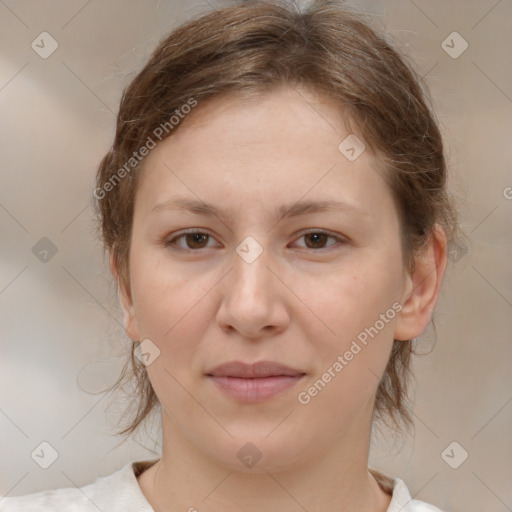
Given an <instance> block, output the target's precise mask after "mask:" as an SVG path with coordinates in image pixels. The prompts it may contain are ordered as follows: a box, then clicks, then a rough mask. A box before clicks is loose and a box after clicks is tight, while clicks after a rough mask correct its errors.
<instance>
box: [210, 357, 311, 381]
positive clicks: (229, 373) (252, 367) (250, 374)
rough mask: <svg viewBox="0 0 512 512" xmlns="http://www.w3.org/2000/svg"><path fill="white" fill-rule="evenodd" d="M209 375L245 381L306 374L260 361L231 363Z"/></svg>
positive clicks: (270, 362)
mask: <svg viewBox="0 0 512 512" xmlns="http://www.w3.org/2000/svg"><path fill="white" fill-rule="evenodd" d="M207 375H210V376H213V377H239V378H244V379H254V378H262V377H276V376H279V375H290V376H298V375H304V372H301V371H299V370H295V369H293V368H290V367H289V366H286V365H284V364H280V363H275V362H273V361H258V362H257V363H250V364H247V363H243V362H241V361H229V362H227V363H223V364H221V365H219V366H216V367H215V368H214V369H213V370H210V371H209V372H208V373H207Z"/></svg>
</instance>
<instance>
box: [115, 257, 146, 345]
mask: <svg viewBox="0 0 512 512" xmlns="http://www.w3.org/2000/svg"><path fill="white" fill-rule="evenodd" d="M110 271H111V272H112V276H113V277H114V279H115V281H116V283H117V290H118V292H117V297H118V300H119V304H120V306H121V310H122V312H123V324H124V330H125V332H126V335H127V336H128V337H129V338H130V339H132V340H133V341H139V340H140V335H139V328H138V326H137V319H136V316H135V309H134V307H133V300H132V294H131V293H128V291H127V290H126V289H125V286H124V284H123V283H122V280H121V278H120V276H119V272H118V269H117V265H116V263H115V258H114V256H113V254H111V255H110Z"/></svg>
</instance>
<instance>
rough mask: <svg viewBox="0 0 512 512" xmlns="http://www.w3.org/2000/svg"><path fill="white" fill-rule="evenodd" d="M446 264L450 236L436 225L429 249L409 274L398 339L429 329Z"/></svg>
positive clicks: (396, 327) (396, 328)
mask: <svg viewBox="0 0 512 512" xmlns="http://www.w3.org/2000/svg"><path fill="white" fill-rule="evenodd" d="M446 263H447V252H446V236H445V233H444V231H443V229H442V228H441V227H440V226H438V225H436V227H435V228H434V230H433V232H432V234H431V237H430V240H429V242H428V244H427V246H426V248H425V249H424V250H423V252H422V253H421V254H420V255H419V256H418V257H417V259H416V268H415V270H414V273H413V275H412V276H409V275H407V277H406V284H405V286H404V288H405V289H404V294H403V297H402V299H403V301H402V311H401V312H400V314H399V316H398V319H397V322H396V325H395V333H394V339H396V340H402V341H404V340H411V339H413V338H417V337H418V336H420V335H421V334H422V333H423V332H424V331H425V329H426V328H427V326H428V324H429V322H430V319H431V317H432V311H433V310H434V307H435V305H436V303H437V300H438V297H439V292H440V289H441V284H442V281H443V276H444V272H445V269H446Z"/></svg>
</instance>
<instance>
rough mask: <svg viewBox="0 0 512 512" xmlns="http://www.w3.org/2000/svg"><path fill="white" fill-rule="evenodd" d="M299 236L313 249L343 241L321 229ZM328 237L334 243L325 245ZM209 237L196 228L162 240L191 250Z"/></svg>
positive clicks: (202, 246) (201, 245) (203, 246)
mask: <svg viewBox="0 0 512 512" xmlns="http://www.w3.org/2000/svg"><path fill="white" fill-rule="evenodd" d="M301 238H304V239H305V240H306V246H302V247H305V248H306V249H313V250H315V249H324V248H328V247H331V246H333V245H336V243H337V242H339V243H344V242H345V240H344V239H343V238H341V237H338V236H334V235H331V234H330V233H327V232H326V231H322V230H316V231H314V230H312V231H308V232H307V233H304V234H302V235H301V236H300V237H299V240H300V239H301ZM329 238H331V239H332V240H334V243H332V244H330V245H328V246H326V245H325V244H326V242H327V240H328V239H329ZM182 239H183V240H184V244H185V246H183V245H180V244H179V243H178V241H180V240H182ZM210 239H213V238H212V237H211V235H209V234H208V233H205V232H203V231H197V230H189V231H184V232H182V233H180V234H178V235H176V236H174V237H172V238H170V239H168V240H166V241H165V242H164V245H165V247H173V248H177V250H184V251H186V250H192V251H194V250H197V249H204V248H206V247H208V245H207V243H208V241H209V240H210ZM308 241H309V242H308ZM210 247H211V246H210Z"/></svg>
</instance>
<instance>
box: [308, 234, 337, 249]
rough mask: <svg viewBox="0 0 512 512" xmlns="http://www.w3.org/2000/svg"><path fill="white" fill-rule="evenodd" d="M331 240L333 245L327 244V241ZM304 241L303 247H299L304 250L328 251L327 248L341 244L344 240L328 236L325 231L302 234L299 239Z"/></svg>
mask: <svg viewBox="0 0 512 512" xmlns="http://www.w3.org/2000/svg"><path fill="white" fill-rule="evenodd" d="M329 238H331V239H332V240H334V241H335V243H331V244H329V245H326V244H327V241H328V240H329ZM300 239H304V240H306V245H305V246H300V247H302V248H305V249H313V250H314V249H328V248H329V247H331V246H333V245H336V242H338V243H343V242H344V240H343V239H342V238H340V237H337V236H334V235H330V234H329V233H326V232H325V231H310V232H309V233H304V234H303V235H302V236H301V237H300V238H299V240H300Z"/></svg>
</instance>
